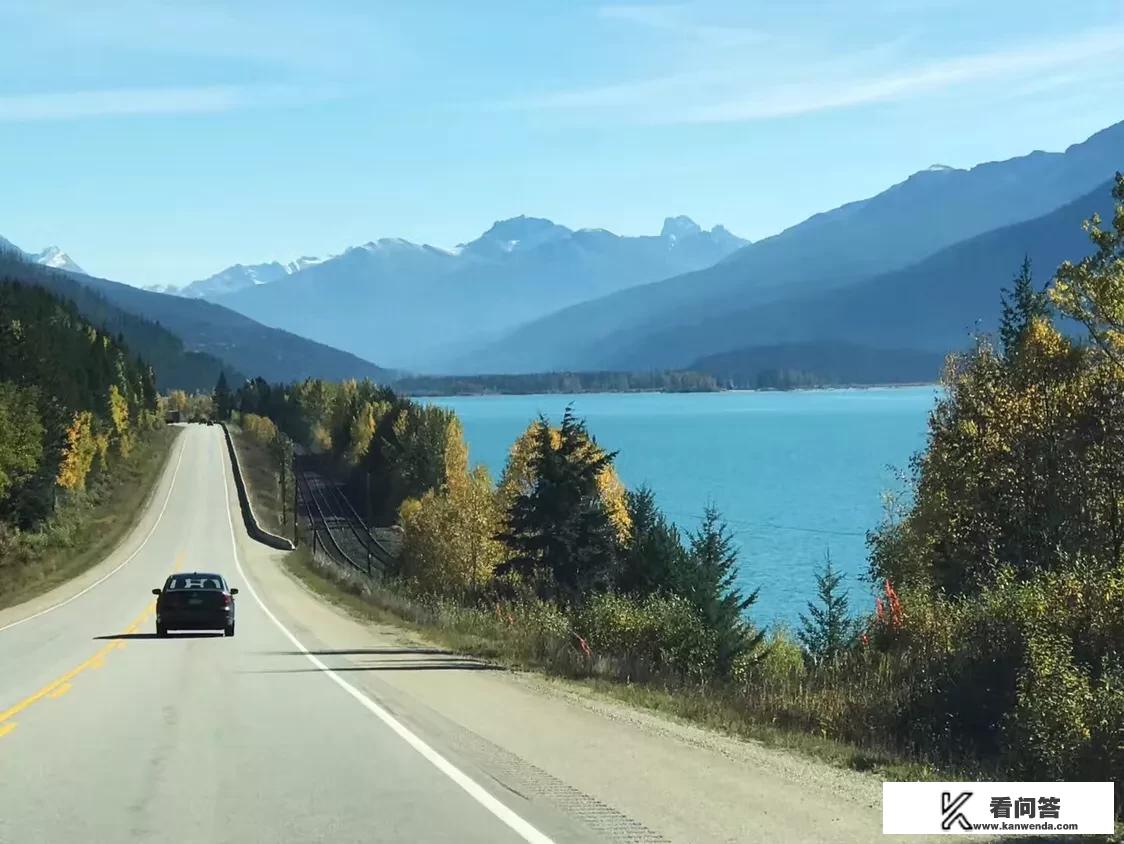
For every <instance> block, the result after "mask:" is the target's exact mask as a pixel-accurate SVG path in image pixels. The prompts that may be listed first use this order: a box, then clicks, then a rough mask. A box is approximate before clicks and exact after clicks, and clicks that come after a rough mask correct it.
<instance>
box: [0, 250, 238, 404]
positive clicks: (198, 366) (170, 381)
mask: <svg viewBox="0 0 1124 844" xmlns="http://www.w3.org/2000/svg"><path fill="white" fill-rule="evenodd" d="M0 280H6V281H11V282H21V283H24V284H28V285H34V286H36V287H40V288H44V289H46V290H50V291H52V292H53V293H55V294H57V295H58V296H61V297H62V298H64V299H66V300H67V301H69V302H72V303H73V304H74V306H75V307H76V308H77V310H78V312H79V313H80V314H81V315H82V317H83V318H84V319H86V320H87V321H89V322H90V323H92V324H93V325H94V326H96V327H97V328H99V329H101V330H102V331H104V332H105V333H106V334H108V335H110V336H112V337H122V338H124V340H125V343H127V344H128V346H129V349H130V350H131V351H133V352H135V353H136V354H139V355H140V356H141V357H143V358H144V359H145V361H147V362H148V364H149V365H150V366H151V367H152V369H153V371H154V372H155V374H156V385H157V387H158V388H159V389H160V390H162V391H166V390H170V389H177V388H178V389H183V390H188V391H196V390H210V389H211V387H212V386H214V384H215V381H216V380H217V379H218V376H219V372H220V371H222V370H223V369H224V365H223V363H222V361H220V360H219V359H218V358H216V357H214V356H213V355H208V354H205V353H203V352H191V351H187V349H185V348H184V344H183V341H182V340H181V339H180V338H179V337H177V336H175V335H174V334H172V333H171V332H170V331H168V330H167V329H166V328H164V327H163V326H161V325H160V324H159V323H155V322H149V321H148V320H146V319H143V318H141V317H138V316H135V315H134V314H131V313H129V312H128V311H124V310H122V309H121V308H119V307H117V306H116V305H113V304H112V303H111V302H109V301H108V300H107V299H106V298H105V297H104V296H102V295H101V294H100V293H98V292H97V291H95V290H93V289H91V288H90V287H87V286H86V285H84V284H80V283H79V282H77V281H76V280H75V279H74V277H73V276H71V275H69V274H67V273H62V272H57V271H54V270H52V269H49V268H45V267H41V266H38V265H35V264H32V263H29V262H28V261H26V260H23V259H22V258H20V257H19V256H17V255H15V254H13V253H12V252H10V251H9V252H3V251H0ZM226 372H227V378H228V379H231V380H233V379H236V378H237V379H238V380H241V376H240V375H239V374H238V373H237V372H236V371H235V370H234V369H232V368H230V367H226Z"/></svg>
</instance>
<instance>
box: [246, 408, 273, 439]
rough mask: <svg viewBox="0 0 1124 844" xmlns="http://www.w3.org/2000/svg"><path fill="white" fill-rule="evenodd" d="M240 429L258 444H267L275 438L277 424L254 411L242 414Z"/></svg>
mask: <svg viewBox="0 0 1124 844" xmlns="http://www.w3.org/2000/svg"><path fill="white" fill-rule="evenodd" d="M242 430H243V431H245V432H246V434H247V436H249V437H251V438H252V439H254V440H255V441H257V442H258V443H259V444H261V445H264V446H268V445H270V444H272V442H273V441H274V440H275V439H277V426H276V425H274V424H273V420H272V419H268V418H266V417H265V416H258V415H257V414H256V413H243V414H242Z"/></svg>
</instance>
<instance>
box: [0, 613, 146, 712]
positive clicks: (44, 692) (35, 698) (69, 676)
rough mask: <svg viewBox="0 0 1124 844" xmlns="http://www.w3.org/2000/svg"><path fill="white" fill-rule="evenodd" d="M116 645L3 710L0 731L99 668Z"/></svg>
mask: <svg viewBox="0 0 1124 844" xmlns="http://www.w3.org/2000/svg"><path fill="white" fill-rule="evenodd" d="M154 609H155V605H154V604H153V605H149V606H148V607H146V608H145V611H144V612H143V613H141V614H140V615H139V616H138V617H137V619H136V620H135V621H134V622H133V623H132V624H130V625H129V627H128V628H127V629H126V631H125V632H126V633H132V632H134V631H135V630H136V629H137V628H138V627H140V625H141V624H142V623H144V620H145V619H146V618H148V617H149V615H151V614H152V612H153V611H154ZM117 645H118V642H115V641H114V642H110V643H109V644H107V645H105V646H104V647H102V648H101V649H100V650H98V652H97V653H95V654H94V655H93V656H92V657H90V658H89V659H87V660H86V661H85V662H83V663H81V664H80V665H78V666H76V667H75V668H72V669H70V671H68V672H66V673H65V674H63V675H62V676H61V677H59V678H58V679H56V680H53V681H52V682H50V683H48V684H47V685H45V686H44V687H43V688H41V689H40V690H39V691H37V692H36V693H35V694H33V695H29V696H28V697H25V698H24V699H23V700H21V701H20V702H19V703H17V704H15V705H14V706H11V707H9V708H8V709H5V710H4V711H3V712H0V730H2V729H3V728H4V722H5V721H7V720H9V719H10V718H14V717H15V716H16V715H19V714H20V713H21V712H23V711H24V710H25V709H27V708H28V707H29V706H31V705H32V704H34V703H37V702H39V701H40V700H42V699H43V698H45V697H47V696H48V695H51V694H53V693H54V692H56V691H58V690H59V688H60V687H62V686H64V685H67V684H69V683H70V681H71V680H73V679H74V678H75V677H77V676H78V675H79V674H81V673H82V672H83V671H85V670H86V669H88V668H98V667H100V666H101V664H102V662H103V661H104V659H105V656H106V654H108V653H109V652H110V651H111V650H113V649H114V648H116V647H117ZM13 726H14V725H13Z"/></svg>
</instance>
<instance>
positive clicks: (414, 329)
mask: <svg viewBox="0 0 1124 844" xmlns="http://www.w3.org/2000/svg"><path fill="white" fill-rule="evenodd" d="M746 244H747V241H745V240H743V239H741V238H739V237H736V236H735V235H733V234H731V233H730V232H729V231H727V230H726V229H725V228H723V227H722V226H715V227H714V228H713V229H711V230H709V231H706V230H703V229H702V228H701V227H700V226H699V225H697V224H696V223H695V222H694V221H693V220H691V219H690V218H688V217H682V216H681V217H669V218H668V219H667V220H665V222H664V224H663V227H662V229H661V231H660V233H659V234H658V235H653V236H641V237H623V236H620V235H616V234H613V233H612V232H609V231H606V230H605V229H578V230H574V229H570V228H567V227H566V226H562V225H559V224H557V223H554V222H552V221H550V220H546V219H542V218H537V217H526V216H520V217H515V218H513V219H509V220H501V221H499V222H497V223H495V224H494V225H493V226H491V228H489V229H488V231H486V232H485V233H484V234H483V235H481V236H480V237H479V238H477V239H476V240H473V241H471V242H469V243H463V244H460V245H458V246H457V247H456V248H454V249H441V248H438V247H434V246H429V245H419V244H415V243H411V242H409V241H406V240H402V239H400V238H383V239H380V240H377V241H372V242H369V243H366V244H364V245H362V246H356V247H353V248H351V249H348V250H346V251H345V252H343V253H342V254H340V255H336V256H333V257H330V258H327V259H314V258H302V259H300V260H299V261H296V262H293V263H292V264H288V265H283V264H280V263H268V264H257V265H250V266H243V265H236V266H234V267H230V268H228V269H226V270H223V271H222V272H221V273H218V274H216V275H214V276H211V277H210V278H208V279H203V280H200V281H196V282H192V283H191V284H188V285H186V286H185V287H184V288H183V289H182V290H181V291H179V292H180V293H181V295H185V296H203V297H205V298H206V299H208V300H209V301H213V302H216V303H218V304H221V305H223V306H225V307H229V308H231V309H233V310H236V311H238V312H240V313H242V314H245V315H246V316H248V317H251V318H252V319H255V320H258V321H260V322H263V323H265V324H267V325H272V326H276V327H279V328H284V329H286V330H289V331H292V332H295V333H297V334H300V335H302V336H305V337H310V338H312V339H316V340H320V341H323V342H330V343H332V344H333V345H337V346H339V347H341V348H345V349H348V350H349V351H352V352H354V353H355V354H358V355H360V356H362V357H365V358H368V359H372V360H378V361H380V362H385V363H387V364H389V365H392V366H395V367H397V368H405V369H415V370H418V369H420V370H424V369H432V368H441V367H443V366H446V365H447V364H446V362H447V361H448V360H450V359H455V357H456V356H457V354H458V353H459V350H460V349H463V348H466V347H468V346H469V345H472V344H476V343H481V342H485V341H487V340H489V339H492V338H495V337H498V336H500V335H501V334H502V333H503V332H504V331H507V330H511V329H513V328H514V327H516V326H518V325H519V324H521V323H523V322H526V321H527V320H531V319H535V318H536V317H539V316H542V315H544V314H546V313H549V312H551V311H554V310H556V309H558V308H563V307H566V306H568V305H571V304H575V303H577V302H581V301H585V300H588V299H591V298H596V297H599V296H602V295H605V294H607V293H611V292H614V291H617V290H621V289H624V288H627V287H632V286H635V285H637V284H642V283H644V282H649V281H655V280H657V279H662V278H667V277H668V276H672V275H676V274H678V273H681V272H684V271H688V270H694V269H701V268H703V267H709V266H711V265H713V264H714V263H715V262H717V261H720V260H721V259H722V258H724V257H726V256H727V255H729V254H731V253H732V252H734V251H736V250H737V249H739V248H741V247H743V246H745V245H746Z"/></svg>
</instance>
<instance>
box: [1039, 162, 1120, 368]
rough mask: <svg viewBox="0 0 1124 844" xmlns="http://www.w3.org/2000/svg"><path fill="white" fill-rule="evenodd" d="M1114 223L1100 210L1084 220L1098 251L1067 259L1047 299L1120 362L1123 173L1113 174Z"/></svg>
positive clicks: (1059, 268) (1055, 278) (1060, 268)
mask: <svg viewBox="0 0 1124 844" xmlns="http://www.w3.org/2000/svg"><path fill="white" fill-rule="evenodd" d="M1112 196H1113V199H1114V200H1115V210H1114V212H1113V217H1112V224H1111V225H1110V226H1109V227H1107V228H1105V227H1103V226H1102V224H1101V218H1100V216H1099V215H1097V214H1094V215H1093V216H1092V218H1091V219H1089V220H1087V221H1086V222H1085V231H1086V232H1088V234H1089V240H1090V241H1092V244H1093V246H1095V247H1096V251H1095V252H1094V253H1093V254H1092V255H1089V256H1087V257H1085V258H1084V259H1082V260H1081V261H1078V262H1077V263H1076V264H1074V263H1072V262H1070V261H1066V262H1064V263H1063V264H1062V265H1061V266H1060V267H1058V272H1057V274H1056V275H1055V277H1054V281H1053V284H1052V285H1051V286H1050V290H1049V295H1050V299H1051V301H1052V302H1053V303H1054V305H1056V306H1057V308H1058V310H1060V311H1061V312H1062V313H1063V314H1065V315H1066V316H1068V317H1071V318H1073V319H1075V320H1077V321H1078V322H1080V323H1082V324H1083V325H1084V326H1085V327H1086V328H1087V329H1088V331H1089V336H1090V337H1092V338H1093V340H1094V341H1096V343H1097V345H1098V346H1100V348H1101V349H1102V350H1103V351H1104V352H1105V353H1106V354H1107V355H1108V356H1109V357H1110V358H1111V359H1112V360H1113V361H1115V362H1116V364H1117V365H1119V366H1124V174H1121V173H1117V174H1116V184H1115V185H1114V187H1113V190H1112Z"/></svg>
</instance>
